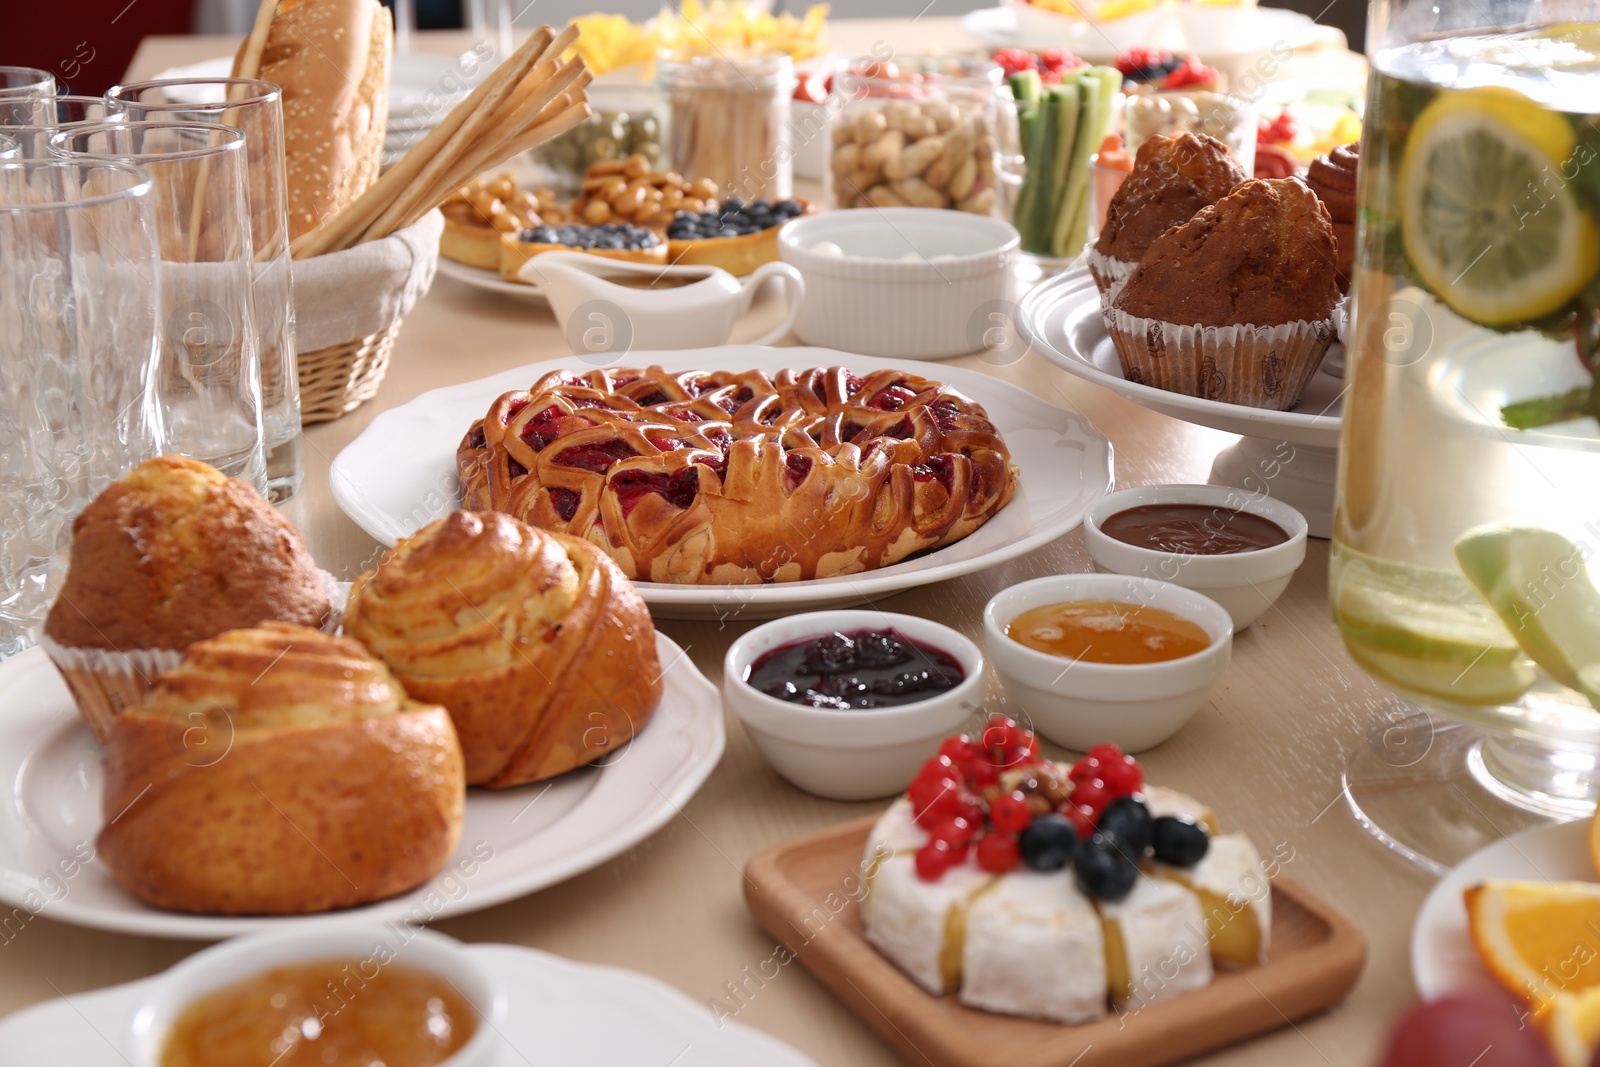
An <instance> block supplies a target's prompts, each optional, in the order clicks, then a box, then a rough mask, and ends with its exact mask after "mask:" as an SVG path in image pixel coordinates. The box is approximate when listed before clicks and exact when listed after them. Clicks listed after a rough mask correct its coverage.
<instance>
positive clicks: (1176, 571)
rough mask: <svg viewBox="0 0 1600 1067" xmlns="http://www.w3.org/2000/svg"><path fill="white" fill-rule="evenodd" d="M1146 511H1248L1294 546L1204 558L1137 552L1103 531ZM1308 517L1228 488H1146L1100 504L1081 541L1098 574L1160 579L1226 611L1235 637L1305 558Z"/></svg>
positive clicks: (1086, 517) (1270, 602)
mask: <svg viewBox="0 0 1600 1067" xmlns="http://www.w3.org/2000/svg"><path fill="white" fill-rule="evenodd" d="M1145 504H1205V505H1208V506H1211V507H1216V508H1226V509H1228V510H1232V511H1246V512H1249V513H1250V514H1252V515H1260V516H1261V517H1262V518H1265V519H1271V520H1272V521H1273V522H1275V523H1277V524H1278V525H1279V526H1281V527H1283V530H1284V532H1285V533H1287V534H1288V535H1289V540H1287V541H1285V542H1284V543H1283V544H1281V545H1273V546H1272V547H1271V548H1262V549H1257V550H1256V551H1254V552H1233V553H1229V554H1227V555H1219V556H1205V555H1194V554H1187V553H1181V552H1160V551H1157V550H1156V549H1152V548H1140V547H1139V546H1138V545H1130V544H1128V543H1126V542H1124V541H1118V540H1117V539H1116V538H1114V537H1111V536H1108V535H1107V534H1106V532H1105V531H1104V530H1102V529H1101V528H1100V526H1101V524H1102V523H1103V522H1105V521H1106V520H1107V519H1109V518H1110V517H1111V516H1113V515H1115V514H1117V513H1118V512H1120V511H1126V510H1128V509H1129V508H1136V507H1141V506H1143V505H1145ZM1307 529H1308V527H1307V525H1306V517H1305V516H1304V515H1302V514H1300V513H1299V512H1298V511H1296V510H1295V509H1294V508H1292V507H1290V506H1289V505H1288V504H1285V503H1283V502H1282V501H1278V500H1274V499H1272V498H1271V497H1269V496H1262V495H1259V494H1256V493H1250V492H1246V491H1245V490H1243V489H1234V488H1231V487H1229V486H1225V485H1141V486H1138V487H1137V488H1134V489H1123V490H1121V491H1120V492H1116V493H1112V494H1110V495H1109V496H1104V497H1101V498H1100V500H1098V501H1097V502H1096V503H1095V505H1094V506H1093V507H1091V508H1090V509H1089V511H1088V513H1087V514H1085V515H1084V518H1083V540H1084V544H1086V545H1087V546H1088V548H1089V558H1090V559H1092V560H1094V566H1095V570H1097V571H1102V572H1105V573H1110V574H1130V575H1134V576H1135V577H1144V578H1156V579H1159V580H1161V581H1164V582H1171V583H1173V584H1174V585H1181V586H1183V587H1184V588H1185V589H1193V590H1195V591H1197V592H1201V593H1204V594H1205V595H1206V596H1208V597H1210V598H1211V599H1212V600H1215V601H1216V602H1217V603H1218V604H1221V605H1222V606H1223V608H1225V609H1226V610H1227V612H1228V614H1229V616H1231V617H1232V619H1233V629H1234V632H1235V633H1237V632H1239V631H1240V630H1243V629H1244V628H1245V627H1246V626H1249V625H1250V624H1251V623H1253V622H1255V621H1256V620H1257V619H1259V618H1260V617H1261V616H1262V615H1263V614H1265V613H1266V610H1267V609H1268V608H1270V607H1271V606H1272V605H1273V602H1274V601H1276V600H1277V599H1278V597H1279V595H1280V594H1282V592H1283V591H1284V589H1286V588H1288V585H1289V579H1291V578H1293V577H1294V572H1295V571H1296V570H1297V569H1298V568H1299V566H1300V564H1301V563H1303V562H1305V558H1306V531H1307Z"/></svg>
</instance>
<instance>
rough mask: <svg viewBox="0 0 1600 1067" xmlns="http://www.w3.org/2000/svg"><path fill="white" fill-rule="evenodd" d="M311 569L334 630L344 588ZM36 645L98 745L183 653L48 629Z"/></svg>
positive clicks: (327, 626)
mask: <svg viewBox="0 0 1600 1067" xmlns="http://www.w3.org/2000/svg"><path fill="white" fill-rule="evenodd" d="M317 573H318V575H319V576H320V577H321V578H322V586H323V588H324V589H326V590H327V593H328V603H329V604H330V605H332V608H333V610H332V611H330V612H329V613H328V619H327V621H326V622H324V623H323V624H322V629H323V631H324V632H325V633H329V634H337V633H338V632H339V629H340V627H341V625H342V624H343V622H344V604H345V599H346V596H347V589H346V587H345V585H344V584H343V583H341V582H340V581H338V580H337V579H336V578H334V576H333V575H331V574H329V573H328V572H327V571H324V570H319V571H318V572H317ZM39 645H40V647H42V648H43V649H44V650H45V654H46V655H48V656H49V657H50V662H52V663H54V664H55V666H56V670H58V671H60V672H61V677H62V678H63V679H64V680H65V681H66V683H67V688H68V689H70V690H71V691H72V699H73V702H74V703H76V704H77V705H78V714H79V715H81V716H82V717H83V721H84V722H86V723H88V725H89V730H90V732H91V733H93V734H94V738H95V740H96V741H98V742H100V743H101V744H102V745H103V744H105V743H106V739H107V738H108V737H110V736H111V728H112V726H114V725H115V724H116V721H117V716H118V715H120V714H122V711H123V709H124V708H127V707H131V706H132V705H134V704H138V703H140V702H141V701H142V700H144V697H145V694H146V693H148V692H149V691H150V690H151V689H153V688H154V687H155V682H156V676H157V675H158V674H160V673H161V672H162V671H170V670H174V669H175V668H177V666H178V665H179V664H180V663H182V662H183V655H184V654H183V652H182V651H173V650H172V649H167V648H134V649H127V650H125V651H113V650H111V649H107V648H73V647H69V646H67V645H63V644H61V643H59V642H57V641H54V640H52V639H51V638H50V636H49V635H48V634H40V635H39Z"/></svg>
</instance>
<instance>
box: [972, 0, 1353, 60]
mask: <svg viewBox="0 0 1600 1067" xmlns="http://www.w3.org/2000/svg"><path fill="white" fill-rule="evenodd" d="M1019 2H1021V0H1019ZM1182 7H1183V9H1184V10H1183V11H1182V12H1180V13H1179V17H1178V18H1177V19H1176V20H1175V21H1174V22H1172V23H1169V24H1158V25H1153V24H1151V23H1150V21H1149V20H1148V19H1146V20H1142V21H1141V20H1140V16H1131V17H1130V18H1128V19H1116V20H1113V21H1111V22H1104V23H1100V24H1099V25H1098V27H1097V26H1096V25H1095V24H1093V23H1090V22H1075V21H1074V20H1072V19H1069V18H1067V17H1066V16H1059V17H1058V18H1054V19H1052V20H1051V21H1052V22H1055V23H1059V26H1058V28H1057V29H1056V31H1055V32H1053V33H1051V34H1049V35H1048V36H1049V38H1050V39H1048V40H1047V39H1041V38H1038V37H1034V36H1031V35H1030V34H1028V33H1026V32H1025V31H1024V29H1023V28H1022V26H1021V25H1019V20H1018V18H1017V12H1016V11H1015V10H1014V9H1013V8H1011V7H1009V6H1005V7H990V8H980V9H979V10H977V11H969V12H968V13H967V14H965V15H963V16H962V17H961V28H962V29H963V30H965V31H966V32H967V33H969V34H971V35H972V36H973V37H976V38H977V39H978V40H980V41H982V42H984V43H985V44H988V45H992V46H994V47H996V48H1029V49H1037V48H1043V47H1047V46H1050V45H1055V46H1057V47H1062V48H1068V49H1070V50H1071V51H1072V53H1073V54H1074V55H1076V56H1078V57H1079V58H1080V59H1083V60H1085V61H1086V62H1089V63H1108V64H1109V63H1113V62H1115V61H1116V58H1117V56H1118V55H1119V54H1120V53H1122V52H1124V51H1127V50H1128V49H1129V48H1132V47H1138V46H1146V47H1149V46H1154V45H1156V44H1158V43H1159V44H1161V46H1162V47H1165V48H1170V49H1173V50H1175V51H1184V52H1193V53H1194V54H1196V55H1198V56H1199V57H1200V59H1201V61H1202V62H1206V63H1211V64H1213V65H1215V66H1219V67H1226V68H1233V67H1235V66H1237V64H1235V63H1232V62H1229V61H1230V60H1232V59H1234V58H1236V57H1239V56H1247V55H1254V54H1260V53H1263V52H1270V51H1273V50H1278V49H1283V48H1296V47H1299V46H1301V45H1303V44H1306V43H1307V42H1309V41H1310V40H1312V39H1313V38H1314V37H1315V36H1316V35H1317V34H1318V33H1319V32H1321V31H1320V30H1319V29H1318V28H1317V25H1316V23H1315V22H1313V21H1312V20H1311V19H1310V18H1309V17H1308V16H1306V15H1303V14H1301V13H1300V12H1298V11H1288V10H1285V9H1283V8H1276V7H1255V8H1250V9H1249V10H1248V11H1242V10H1241V11H1238V12H1231V11H1229V12H1224V11H1221V10H1220V9H1219V11H1218V12H1217V13H1216V14H1215V15H1213V13H1211V12H1210V10H1209V6H1208V7H1207V9H1206V10H1204V11H1201V10H1200V5H1189V4H1185V5H1182ZM1190 8H1194V9H1195V11H1189V10H1188V9H1190ZM1044 14H1046V13H1040V15H1039V16H1037V17H1035V18H1034V19H1030V20H1029V24H1030V26H1032V25H1035V24H1037V23H1039V22H1040V21H1041V19H1042V17H1043V16H1044ZM1118 23H1126V24H1127V28H1128V30H1129V31H1131V32H1130V33H1126V34H1125V33H1123V32H1122V27H1119V26H1118ZM1152 31H1154V32H1158V33H1160V34H1162V40H1161V41H1160V42H1157V41H1151V40H1143V39H1137V38H1138V35H1139V33H1140V32H1144V33H1149V32H1152Z"/></svg>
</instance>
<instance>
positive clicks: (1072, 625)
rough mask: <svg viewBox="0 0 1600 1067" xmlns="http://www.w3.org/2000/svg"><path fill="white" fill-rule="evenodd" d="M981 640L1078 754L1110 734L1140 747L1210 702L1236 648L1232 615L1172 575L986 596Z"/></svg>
mask: <svg viewBox="0 0 1600 1067" xmlns="http://www.w3.org/2000/svg"><path fill="white" fill-rule="evenodd" d="M983 644H984V651H985V652H986V653H987V654H988V657H989V662H990V663H992V664H993V665H994V669H995V673H996V674H998V675H999V676H1000V681H1001V682H1002V683H1004V685H1005V688H1006V694H1007V696H1009V697H1010V698H1011V700H1012V701H1014V702H1015V703H1016V704H1017V705H1019V706H1020V707H1021V708H1022V710H1024V711H1025V712H1027V713H1028V715H1029V716H1030V717H1031V718H1032V720H1033V726H1034V729H1036V730H1037V731H1038V732H1039V733H1041V734H1043V735H1044V736H1045V737H1047V738H1049V739H1050V740H1051V741H1054V742H1055V743H1056V744H1058V745H1062V746H1064V747H1066V748H1070V749H1075V750H1077V751H1079V752H1083V751H1087V750H1088V748H1089V747H1090V746H1091V745H1095V744H1099V743H1100V742H1102V741H1109V742H1111V743H1114V744H1117V745H1120V746H1122V748H1123V749H1124V750H1125V751H1128V752H1143V751H1144V750H1146V749H1150V748H1154V747H1155V746H1156V745H1159V744H1161V742H1163V741H1165V740H1166V739H1167V738H1169V737H1171V736H1172V735H1173V734H1175V733H1177V732H1178V731H1179V730H1180V729H1182V728H1183V726H1184V724H1186V723H1187V722H1188V721H1189V720H1190V719H1192V718H1193V717H1194V715H1195V713H1196V712H1197V711H1199V710H1200V709H1201V708H1203V707H1205V705H1206V703H1207V701H1209V700H1210V698H1211V687H1212V686H1213V685H1215V684H1216V681H1217V679H1218V678H1220V677H1222V672H1223V671H1225V670H1227V667H1228V661H1229V658H1230V656H1231V654H1232V649H1233V620H1232V619H1231V618H1230V617H1229V616H1228V613H1227V612H1226V611H1224V610H1223V609H1222V607H1221V605H1219V604H1217V602H1216V601H1214V600H1211V599H1209V598H1208V597H1206V596H1203V595H1202V594H1200V593H1197V592H1194V591H1193V590H1190V589H1185V588H1183V587H1182V586H1179V585H1173V584H1172V583H1171V582H1162V581H1157V580H1156V579H1153V578H1142V577H1132V576H1126V575H1120V574H1057V575H1053V576H1051V577H1048V578H1036V579H1034V580H1033V581H1031V582H1023V583H1022V584H1020V585H1014V586H1012V587H1011V588H1009V589H1006V590H1003V591H1002V592H1000V593H997V594H996V595H995V596H994V597H993V598H992V599H990V601H989V603H988V604H987V605H986V606H985V607H984V609H983Z"/></svg>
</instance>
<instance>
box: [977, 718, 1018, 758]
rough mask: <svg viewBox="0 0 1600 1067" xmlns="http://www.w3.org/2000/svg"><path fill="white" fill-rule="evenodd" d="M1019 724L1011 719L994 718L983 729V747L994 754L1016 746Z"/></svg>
mask: <svg viewBox="0 0 1600 1067" xmlns="http://www.w3.org/2000/svg"><path fill="white" fill-rule="evenodd" d="M1016 729H1017V724H1016V723H1014V722H1012V721H1011V720H1010V719H1001V718H994V719H990V720H989V724H988V725H987V726H985V727H984V728H983V747H984V749H985V751H988V752H994V751H995V750H996V749H1000V750H1004V749H1007V748H1010V747H1011V746H1012V745H1013V744H1015V740H1014V737H1015V734H1016Z"/></svg>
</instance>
